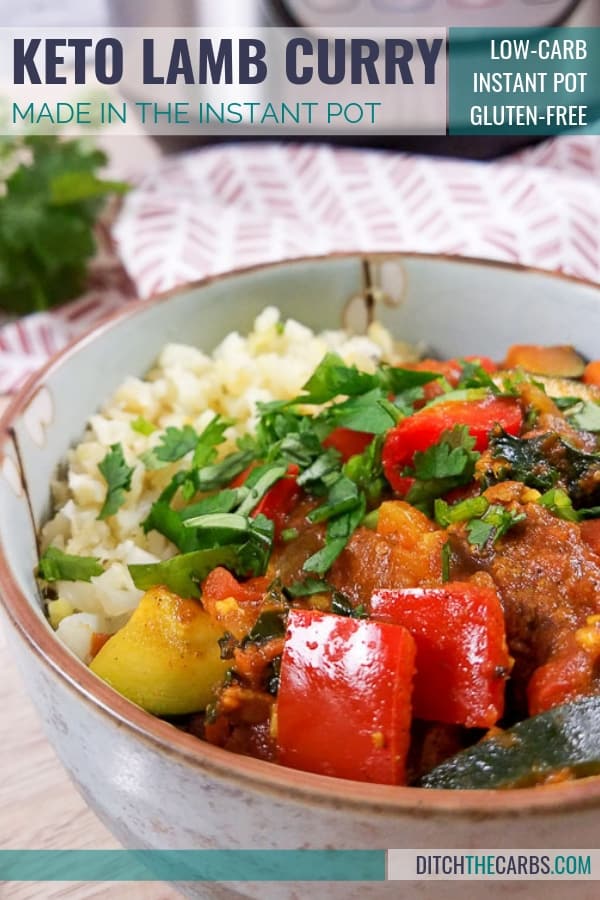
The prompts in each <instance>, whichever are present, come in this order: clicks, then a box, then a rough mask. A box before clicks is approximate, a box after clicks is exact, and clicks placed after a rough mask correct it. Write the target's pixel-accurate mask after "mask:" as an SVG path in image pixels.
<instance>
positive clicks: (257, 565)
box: [129, 516, 274, 597]
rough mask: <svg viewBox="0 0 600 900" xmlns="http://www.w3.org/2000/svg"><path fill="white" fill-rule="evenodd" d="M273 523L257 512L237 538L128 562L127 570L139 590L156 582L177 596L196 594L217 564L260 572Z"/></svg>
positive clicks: (243, 572)
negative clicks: (161, 558)
mask: <svg viewBox="0 0 600 900" xmlns="http://www.w3.org/2000/svg"><path fill="white" fill-rule="evenodd" d="M273 530H274V529H273V523H272V522H271V521H270V520H269V519H267V518H265V516H257V517H256V518H255V519H252V520H251V521H250V522H249V523H248V527H247V529H246V530H245V531H240V532H239V533H238V536H239V538H240V541H238V542H236V543H233V542H232V543H229V544H223V545H220V546H218V547H209V548H206V549H202V550H195V551H193V552H191V553H183V554H179V555H178V556H173V557H172V558H171V559H168V560H166V561H165V562H160V563H151V564H149V565H131V566H129V572H130V574H131V577H132V579H133V583H134V584H135V586H136V587H137V588H139V590H141V591H147V590H149V589H150V588H151V587H154V586H155V585H157V584H164V585H165V587H167V588H169V590H171V591H173V592H174V593H176V594H179V595H180V596H181V597H199V596H200V591H199V587H198V585H199V584H200V582H201V581H202V580H203V579H204V578H206V576H207V575H208V573H209V572H211V571H212V570H213V569H215V568H216V567H217V566H225V568H227V569H230V570H231V571H232V572H234V573H235V574H236V575H239V576H240V577H242V578H247V577H250V576H254V575H264V573H265V571H266V569H267V565H268V562H269V556H270V553H271V548H272V546H273Z"/></svg>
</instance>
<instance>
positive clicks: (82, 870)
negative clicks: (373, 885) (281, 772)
mask: <svg viewBox="0 0 600 900" xmlns="http://www.w3.org/2000/svg"><path fill="white" fill-rule="evenodd" d="M385 861H386V852H385V850H165V851H162V850H161V851H159V850H0V881H385Z"/></svg>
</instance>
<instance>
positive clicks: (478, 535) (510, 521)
mask: <svg viewBox="0 0 600 900" xmlns="http://www.w3.org/2000/svg"><path fill="white" fill-rule="evenodd" d="M525 518H526V516H525V513H516V512H513V510H511V509H507V508H506V507H505V506H501V505H500V504H499V503H496V504H493V505H492V506H490V507H488V509H487V511H486V512H485V513H484V515H483V516H482V517H481V518H480V519H472V520H471V521H470V522H469V524H468V525H467V535H468V541H469V543H470V544H472V545H474V546H477V547H479V548H482V547H484V546H485V544H487V543H488V541H491V542H492V543H494V544H495V543H496V541H499V540H500V538H501V537H504V535H505V534H506V532H507V531H509V530H510V529H511V528H513V527H514V526H515V525H517V524H518V523H519V522H522V521H523V520H524V519H525Z"/></svg>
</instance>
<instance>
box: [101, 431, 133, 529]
mask: <svg viewBox="0 0 600 900" xmlns="http://www.w3.org/2000/svg"><path fill="white" fill-rule="evenodd" d="M98 468H99V469H100V472H101V474H102V476H103V477H104V480H105V481H106V484H107V491H106V499H105V500H104V504H103V506H102V509H101V510H100V513H99V515H98V518H99V519H107V518H108V517H109V516H114V514H115V513H116V512H117V511H118V510H119V509H120V508H121V506H122V505H123V503H124V502H125V494H126V493H127V491H129V490H130V488H131V477H132V475H133V472H134V468H133V467H132V466H128V465H127V463H126V462H125V456H124V453H123V447H122V446H121V444H112V445H111V448H110V450H109V452H108V453H107V454H106V456H105V457H104V459H103V460H102V462H100V463H98Z"/></svg>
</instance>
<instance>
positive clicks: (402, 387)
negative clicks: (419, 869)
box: [378, 363, 441, 394]
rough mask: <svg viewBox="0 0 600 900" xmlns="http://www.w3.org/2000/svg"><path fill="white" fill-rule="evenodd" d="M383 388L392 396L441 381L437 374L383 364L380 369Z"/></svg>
mask: <svg viewBox="0 0 600 900" xmlns="http://www.w3.org/2000/svg"><path fill="white" fill-rule="evenodd" d="M378 372H379V374H380V381H381V387H382V388H383V390H384V391H386V392H388V393H391V394H404V393H406V392H407V391H412V390H415V388H422V387H423V385H425V384H429V383H430V382H431V381H436V379H437V380H438V381H439V380H441V376H440V375H438V373H437V372H421V371H420V370H419V369H403V368H402V367H401V366H390V365H388V364H387V363H381V364H380V366H379V369H378Z"/></svg>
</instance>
